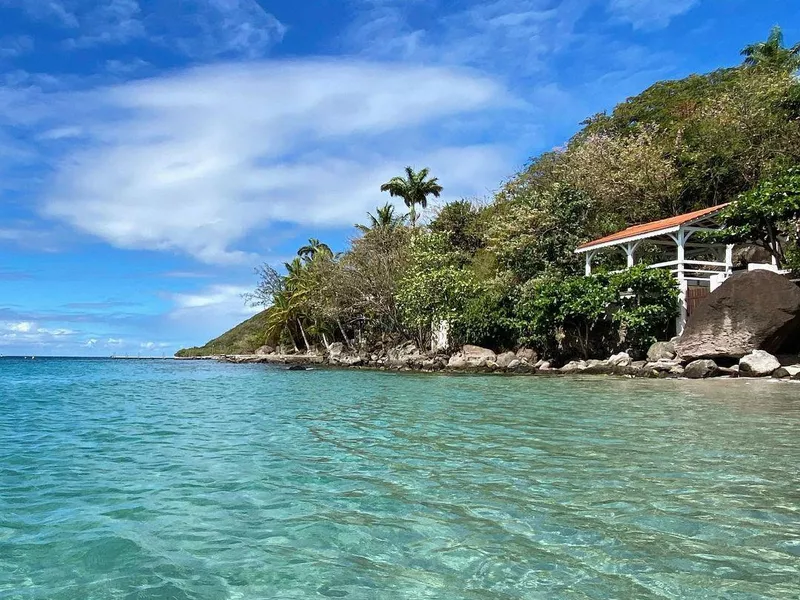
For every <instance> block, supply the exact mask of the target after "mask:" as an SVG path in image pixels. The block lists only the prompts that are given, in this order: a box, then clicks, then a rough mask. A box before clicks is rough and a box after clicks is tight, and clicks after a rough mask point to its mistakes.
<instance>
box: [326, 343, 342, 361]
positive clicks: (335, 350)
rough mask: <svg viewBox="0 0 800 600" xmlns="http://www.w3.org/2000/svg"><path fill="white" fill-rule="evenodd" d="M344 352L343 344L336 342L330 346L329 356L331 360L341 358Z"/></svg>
mask: <svg viewBox="0 0 800 600" xmlns="http://www.w3.org/2000/svg"><path fill="white" fill-rule="evenodd" d="M343 352H344V344H343V343H342V342H334V343H333V344H331V345H330V346H328V355H329V356H330V357H331V358H334V357H337V356H341V355H342V353H343Z"/></svg>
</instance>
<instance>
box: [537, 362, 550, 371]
mask: <svg viewBox="0 0 800 600" xmlns="http://www.w3.org/2000/svg"><path fill="white" fill-rule="evenodd" d="M534 368H535V369H538V370H540V371H552V370H553V364H552V363H551V362H550V361H549V360H540V361H539V362H537V363H536V365H535V366H534Z"/></svg>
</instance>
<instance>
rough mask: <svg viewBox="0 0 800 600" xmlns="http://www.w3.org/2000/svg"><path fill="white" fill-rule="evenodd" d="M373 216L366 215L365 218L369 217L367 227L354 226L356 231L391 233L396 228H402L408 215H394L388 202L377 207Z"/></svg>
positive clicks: (392, 207)
mask: <svg viewBox="0 0 800 600" xmlns="http://www.w3.org/2000/svg"><path fill="white" fill-rule="evenodd" d="M375 215H376V216H373V214H372V213H367V217H369V225H360V224H356V226H355V227H356V229H358V230H359V231H360V232H361V233H367V232H369V231H373V230H376V229H381V230H384V231H392V230H394V229H397V228H398V227H402V226H403V224H404V223H405V222H406V219H407V218H408V215H395V214H394V205H392V204H389V203H388V202H387V203H386V204H384V205H383V206H379V207H378V208H377V209H376V210H375Z"/></svg>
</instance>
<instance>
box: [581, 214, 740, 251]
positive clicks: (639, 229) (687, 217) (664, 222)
mask: <svg viewBox="0 0 800 600" xmlns="http://www.w3.org/2000/svg"><path fill="white" fill-rule="evenodd" d="M726 206H728V205H727V204H719V205H717V206H712V207H710V208H703V209H701V210H696V211H694V212H690V213H686V214H683V215H678V216H677V217H669V218H668V219H661V220H660V221H651V222H650V223H642V224H641V225H634V226H633V227H628V228H627V229H623V230H622V231H618V232H617V233H612V234H611V235H607V236H605V237H602V238H600V239H598V240H594V241H591V242H586V243H585V244H581V245H580V246H578V250H586V249H588V248H592V247H594V246H599V245H600V244H605V243H607V242H615V241H617V240H624V239H626V238H629V237H635V236H639V235H645V234H647V233H653V232H656V231H660V230H662V229H671V228H673V227H680V226H681V225H685V224H686V223H691V222H692V221H696V220H697V219H700V218H701V217H705V216H707V215H711V214H714V213H715V212H718V211H720V210H722V209H723V208H725V207H726Z"/></svg>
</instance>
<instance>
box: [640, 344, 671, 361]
mask: <svg viewBox="0 0 800 600" xmlns="http://www.w3.org/2000/svg"><path fill="white" fill-rule="evenodd" d="M676 354H677V352H675V344H673V343H672V342H656V343H655V344H653V345H652V346H650V349H649V350H648V351H647V360H648V361H649V362H655V361H657V360H664V359H666V360H672V359H673V358H675V356H676Z"/></svg>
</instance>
